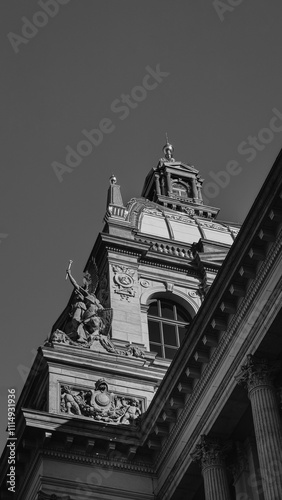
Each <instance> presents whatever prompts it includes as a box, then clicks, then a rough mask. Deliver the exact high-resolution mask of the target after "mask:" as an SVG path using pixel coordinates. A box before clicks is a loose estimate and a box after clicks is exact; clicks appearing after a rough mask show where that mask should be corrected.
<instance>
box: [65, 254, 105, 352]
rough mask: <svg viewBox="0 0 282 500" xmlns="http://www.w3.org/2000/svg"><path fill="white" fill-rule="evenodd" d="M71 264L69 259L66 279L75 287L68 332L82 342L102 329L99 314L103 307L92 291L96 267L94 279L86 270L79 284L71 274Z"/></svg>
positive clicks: (94, 286)
mask: <svg viewBox="0 0 282 500" xmlns="http://www.w3.org/2000/svg"><path fill="white" fill-rule="evenodd" d="M71 264H72V261H71V260H70V262H69V266H68V269H67V274H66V279H67V278H69V280H70V282H71V283H72V285H73V287H74V289H75V295H76V301H75V302H74V304H73V305H72V311H71V313H70V315H71V325H69V326H70V328H71V330H72V332H70V333H75V334H76V339H74V340H76V341H77V342H82V343H84V342H87V341H88V340H90V339H91V338H93V335H95V334H99V333H100V331H101V330H102V329H103V327H104V324H103V320H102V318H101V317H100V316H101V314H102V311H104V307H103V306H102V304H101V303H100V301H99V300H98V299H97V297H96V295H95V293H94V291H96V288H97V284H98V276H97V271H96V269H95V273H93V275H94V280H93V279H92V276H91V275H90V274H89V273H88V272H87V273H85V277H84V284H83V286H80V285H79V284H78V283H77V282H76V281H75V279H74V277H73V276H72V274H71ZM95 281H96V282H95Z"/></svg>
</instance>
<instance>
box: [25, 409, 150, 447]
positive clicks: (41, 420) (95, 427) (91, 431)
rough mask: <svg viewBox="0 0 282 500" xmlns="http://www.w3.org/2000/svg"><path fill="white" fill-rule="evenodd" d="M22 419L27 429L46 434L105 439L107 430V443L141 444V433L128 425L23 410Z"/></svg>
mask: <svg viewBox="0 0 282 500" xmlns="http://www.w3.org/2000/svg"><path fill="white" fill-rule="evenodd" d="M22 419H23V420H24V422H25V427H30V428H33V429H42V430H43V431H44V432H52V433H55V432H62V433H64V434H68V435H69V434H73V435H77V436H84V437H85V438H103V433H104V432H105V429H106V430H107V432H106V435H105V439H106V440H107V441H109V440H110V438H112V439H115V440H116V441H117V442H122V443H126V444H132V445H136V446H138V445H139V444H140V438H139V432H138V430H137V429H136V428H130V427H129V426H127V425H119V426H115V425H111V424H107V423H105V422H103V423H98V422H95V423H94V422H93V420H91V419H89V418H88V417H84V416H82V415H80V416H76V415H68V414H65V413H63V414H57V413H48V412H43V411H38V410H30V409H27V408H23V409H22Z"/></svg>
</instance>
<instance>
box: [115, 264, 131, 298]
mask: <svg viewBox="0 0 282 500" xmlns="http://www.w3.org/2000/svg"><path fill="white" fill-rule="evenodd" d="M112 269H113V272H114V278H113V281H114V291H115V293H118V294H119V295H120V298H121V299H126V300H128V301H129V299H130V297H135V293H136V292H135V290H134V288H133V287H134V278H133V277H134V274H135V270H134V269H131V268H130V267H126V266H117V265H113V266H112Z"/></svg>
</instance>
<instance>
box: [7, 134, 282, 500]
mask: <svg viewBox="0 0 282 500" xmlns="http://www.w3.org/2000/svg"><path fill="white" fill-rule="evenodd" d="M172 155H173V147H172V146H171V145H170V144H168V143H167V144H166V145H165V147H164V158H162V159H160V161H159V163H158V165H157V167H155V168H153V169H152V170H151V171H150V172H149V174H148V176H147V178H146V180H145V184H144V188H143V191H142V194H141V198H133V199H131V200H130V201H129V203H128V204H127V205H124V203H123V200H122V195H121V191H120V186H119V185H118V184H117V180H116V178H115V177H114V176H112V177H111V179H110V186H109V191H108V200H107V211H106V215H105V226H104V229H103V231H102V232H101V233H100V234H99V235H98V238H97V240H96V243H95V245H94V248H93V250H92V252H91V254H90V257H89V260H88V262H87V264H86V267H85V272H84V280H83V283H82V284H81V285H79V284H78V283H77V282H76V280H75V279H74V278H73V275H72V269H71V261H70V265H69V268H68V270H67V277H68V278H69V280H70V283H71V284H72V286H73V292H72V294H71V297H70V300H69V303H68V305H67V307H66V309H65V310H64V311H63V313H62V315H61V316H60V317H59V319H58V320H57V321H56V323H55V325H54V327H53V329H52V332H51V334H50V337H49V339H48V341H47V342H46V343H45V345H44V346H42V347H40V348H39V350H38V354H37V357H36V359H35V361H34V365H33V367H32V369H31V371H30V374H29V377H28V379H27V381H26V384H25V387H24V389H23V391H22V394H21V396H20V398H19V401H18V404H17V416H16V418H17V422H18V429H17V434H18V440H17V448H16V468H17V476H16V491H17V498H18V499H19V500H43V499H44V500H78V499H79V500H86V499H88V498H91V499H97V500H126V499H127V500H135V499H136V500H184V499H185V500H186V499H189V500H235V499H236V500H278V499H279V500H281V498H282V430H281V401H282V390H281V386H282V382H281V379H282V372H281V358H282V336H281V331H280V325H281V322H282V310H281V304H282V301H281V298H282V297H281V295H282V286H281V285H282V252H281V246H282V232H281V230H282V157H281V154H280V155H279V157H278V158H277V160H276V162H275V164H274V166H273V168H272V170H271V172H270V174H269V175H268V177H267V179H266V181H265V183H264V185H263V187H262V190H261V192H260V194H259V196H258V197H257V199H256V200H255V202H254V205H253V207H252V209H251V211H250V213H249V215H248V216H247V218H246V220H245V222H244V224H243V226H242V228H241V229H240V232H239V234H238V231H239V227H238V225H236V224H233V223H226V222H223V221H220V220H219V219H218V218H217V216H218V212H219V210H218V209H217V208H215V207H210V206H206V205H205V204H204V203H203V199H202V195H201V189H202V183H203V179H202V178H201V176H200V174H199V172H198V170H196V169H195V168H194V167H193V166H191V165H186V164H184V163H182V162H179V161H176V160H174V158H173V157H172ZM237 234H238V235H237ZM8 453H9V451H8V450H7V449H5V450H4V452H3V455H2V458H1V468H0V485H1V486H0V487H1V494H2V496H1V498H3V499H5V498H10V496H9V492H8V490H7V485H6V481H7V472H8ZM11 498H15V497H14V496H13V495H12V496H11Z"/></svg>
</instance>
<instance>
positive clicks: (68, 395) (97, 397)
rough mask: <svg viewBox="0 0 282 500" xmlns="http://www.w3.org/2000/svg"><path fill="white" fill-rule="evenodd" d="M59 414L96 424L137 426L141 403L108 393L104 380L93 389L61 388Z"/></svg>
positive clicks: (132, 398)
mask: <svg viewBox="0 0 282 500" xmlns="http://www.w3.org/2000/svg"><path fill="white" fill-rule="evenodd" d="M60 397H61V408H60V409H61V412H62V413H68V414H69V415H83V416H85V417H89V418H91V419H92V420H95V421H97V422H107V423H111V424H115V425H117V424H126V425H134V426H135V425H137V424H138V422H139V420H140V415H141V413H142V411H141V408H142V403H141V401H140V400H139V399H137V398H135V397H129V396H125V395H121V394H115V393H113V392H109V388H108V384H107V382H106V380H105V379H104V378H101V379H99V380H97V382H96V383H95V386H94V389H77V388H74V387H70V386H68V385H62V386H61V394H60Z"/></svg>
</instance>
